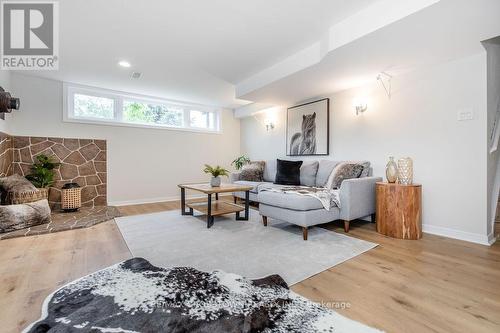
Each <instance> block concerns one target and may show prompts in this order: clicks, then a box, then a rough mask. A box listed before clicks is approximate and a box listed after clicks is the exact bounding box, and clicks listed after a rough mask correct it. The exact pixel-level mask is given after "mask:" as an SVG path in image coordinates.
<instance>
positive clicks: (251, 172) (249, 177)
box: [239, 161, 266, 182]
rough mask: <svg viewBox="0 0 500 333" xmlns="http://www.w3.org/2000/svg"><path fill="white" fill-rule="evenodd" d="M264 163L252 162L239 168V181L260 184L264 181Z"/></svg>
mask: <svg viewBox="0 0 500 333" xmlns="http://www.w3.org/2000/svg"><path fill="white" fill-rule="evenodd" d="M265 166H266V162H264V161H253V162H250V163H248V164H245V165H244V166H243V167H242V168H241V173H240V177H239V179H240V180H245V181H249V182H262V181H263V180H264V167H265Z"/></svg>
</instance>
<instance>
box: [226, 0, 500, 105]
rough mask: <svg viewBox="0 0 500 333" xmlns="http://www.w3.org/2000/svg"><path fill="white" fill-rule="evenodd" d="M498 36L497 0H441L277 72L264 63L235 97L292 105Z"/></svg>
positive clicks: (454, 55) (458, 54)
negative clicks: (301, 64) (321, 55)
mask: <svg viewBox="0 0 500 333" xmlns="http://www.w3.org/2000/svg"><path fill="white" fill-rule="evenodd" d="M498 35H500V1H498V0H474V1H472V0H441V1H439V2H437V3H435V4H432V5H431V6H429V7H427V8H424V9H422V10H419V11H418V12H415V13H413V14H411V15H409V16H407V17H405V18H404V19H401V20H398V21H396V22H394V23H391V24H388V25H386V26H384V27H383V28H380V29H378V30H376V31H374V32H371V33H368V34H366V35H364V36H362V37H361V38H358V39H356V40H353V41H352V42H350V43H348V44H346V45H342V46H341V47H338V48H335V49H333V50H331V51H329V52H327V53H325V54H324V55H323V57H320V56H318V57H315V55H314V53H313V54H311V55H309V56H310V57H312V58H314V60H312V61H310V62H308V61H304V60H303V61H302V62H303V63H305V64H306V65H304V66H301V67H300V66H296V67H294V68H293V70H290V71H285V70H283V71H280V75H274V72H276V70H275V69H274V68H273V67H272V68H268V69H266V70H264V71H262V72H261V73H259V75H257V76H255V79H254V78H249V79H247V80H246V82H243V83H241V84H238V85H237V87H236V88H237V89H236V90H237V96H238V97H240V98H244V99H247V100H252V101H254V102H259V103H262V104H265V105H267V104H272V105H282V106H288V105H293V104H294V103H297V102H300V101H303V100H306V99H310V98H315V97H320V96H327V95H329V94H332V93H334V92H337V91H342V90H346V89H349V88H353V87H357V86H361V85H363V84H367V83H370V82H374V81H375V80H376V77H377V74H378V73H380V72H381V71H386V72H388V73H389V74H392V75H396V76H397V75H399V74H402V73H405V72H409V71H413V70H417V69H419V68H423V67H429V66H434V65H437V64H440V63H443V62H448V61H451V60H455V59H460V58H463V57H467V56H470V55H474V54H478V53H480V52H485V50H484V48H483V47H482V44H481V41H484V40H486V39H489V38H493V37H495V36H498ZM316 60H317V61H316ZM276 66H277V65H275V66H274V67H276ZM395 79H397V77H396V78H395ZM238 91H241V93H238Z"/></svg>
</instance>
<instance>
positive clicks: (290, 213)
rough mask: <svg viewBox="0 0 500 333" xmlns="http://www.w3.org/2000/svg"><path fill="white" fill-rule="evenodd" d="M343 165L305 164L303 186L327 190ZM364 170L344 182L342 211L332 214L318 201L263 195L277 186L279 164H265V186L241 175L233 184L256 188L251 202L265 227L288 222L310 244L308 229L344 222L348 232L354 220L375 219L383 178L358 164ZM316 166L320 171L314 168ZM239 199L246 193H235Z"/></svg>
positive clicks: (332, 210) (288, 195) (289, 195)
mask: <svg viewBox="0 0 500 333" xmlns="http://www.w3.org/2000/svg"><path fill="white" fill-rule="evenodd" d="M341 162H342V161H332V160H320V161H310V160H309V161H304V163H303V165H302V167H301V170H300V172H301V175H300V178H301V185H302V186H315V187H323V186H325V184H326V182H327V180H328V177H329V176H330V174H331V172H332V171H333V169H334V168H335V166H336V165H338V164H339V163H341ZM358 163H360V164H363V165H364V166H365V169H364V170H363V172H362V173H361V176H360V178H356V179H347V180H344V181H343V182H342V184H341V186H340V191H339V194H340V207H337V206H334V207H331V208H330V210H326V209H325V208H323V206H322V204H321V202H320V201H319V200H317V199H316V198H313V197H309V196H302V195H298V194H292V193H286V194H285V193H279V192H272V191H262V190H261V189H262V188H263V186H266V187H269V186H281V185H274V184H273V182H274V178H275V176H276V160H271V161H266V165H265V169H264V181H263V182H249V181H244V180H240V179H239V174H238V173H235V174H232V175H231V181H232V182H234V183H236V184H246V185H251V186H253V189H252V190H251V191H250V200H251V201H254V202H258V203H259V213H260V215H261V216H262V221H263V224H264V226H267V224H268V219H276V220H280V221H286V222H288V223H292V224H295V225H298V226H300V227H302V231H303V238H304V240H307V235H308V228H309V227H312V226H315V225H319V224H324V223H328V222H332V221H335V220H343V221H344V230H345V232H349V227H350V222H351V221H353V220H355V219H360V218H364V217H368V216H371V218H372V221H373V220H374V219H375V184H376V183H377V182H379V181H382V178H380V177H373V176H371V173H372V170H371V168H370V163H369V162H367V161H362V162H358ZM315 166H317V167H315ZM233 195H234V197H235V199H236V198H244V193H240V192H236V193H233Z"/></svg>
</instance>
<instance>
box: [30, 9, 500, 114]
mask: <svg viewBox="0 0 500 333" xmlns="http://www.w3.org/2000/svg"><path fill="white" fill-rule="evenodd" d="M498 13H500V1H498V0H441V1H439V0H246V1H245V0H203V1H202V0H135V1H133V0H106V1H102V0H64V1H60V70H59V71H40V72H31V74H33V75H37V76H43V77H47V78H52V79H57V80H61V81H67V82H75V83H81V84H86V85H92V86H97V87H102V88H107V89H113V90H120V91H127V92H132V93H137V94H142V95H150V96H157V97H164V98H170V99H175V100H180V101H189V102H195V103H202V104H208V105H217V106H224V107H229V108H234V107H238V106H241V105H245V104H248V103H249V102H260V103H265V105H268V104H273V105H290V104H292V103H295V102H297V101H301V100H305V99H308V98H312V97H315V96H318V95H326V94H331V93H333V92H335V91H339V90H342V89H347V88H350V87H353V86H356V85H360V84H362V83H366V82H367V81H370V80H374V79H375V75H376V74H377V73H378V72H380V71H382V70H387V71H389V72H392V74H397V73H399V72H403V71H408V70H413V69H416V68H418V67H419V66H429V65H432V64H435V63H439V62H442V61H449V60H452V59H456V58H459V57H463V56H466V55H468V54H472V53H474V52H476V53H477V52H479V51H480V49H481V47H480V43H479V42H480V41H481V40H482V39H486V38H492V37H495V36H496V35H500V20H499V19H498ZM363 29H364V30H363ZM495 34H496V35H495ZM290 59H291V60H290ZM119 60H127V61H129V62H130V63H131V64H132V68H130V69H124V68H121V67H119V66H117V62H118V61H119ZM291 64H292V65H291ZM132 71H138V72H141V73H142V74H143V75H142V78H141V79H139V80H132V79H130V74H131V72H132ZM24 74H30V73H28V72H24ZM238 98H239V99H238Z"/></svg>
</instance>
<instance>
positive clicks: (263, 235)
mask: <svg viewBox="0 0 500 333" xmlns="http://www.w3.org/2000/svg"><path fill="white" fill-rule="evenodd" d="M195 214H196V212H195ZM116 223H117V225H118V227H119V229H120V231H121V233H122V235H123V238H124V239H125V242H126V243H127V246H128V248H129V249H130V251H131V252H132V255H133V256H134V257H142V258H145V259H147V260H149V261H150V262H151V263H152V264H153V265H156V266H161V267H164V268H169V267H177V266H188V267H193V268H196V269H198V270H201V271H207V272H211V271H213V270H222V271H225V272H230V273H235V274H239V275H242V276H245V277H247V278H251V279H255V278H261V277H265V276H268V275H271V274H279V275H280V276H281V277H282V278H283V279H284V280H285V281H286V282H287V283H288V285H293V284H295V283H297V282H300V281H302V280H304V279H307V278H308V277H311V276H313V275H315V274H317V273H320V272H322V271H324V270H326V269H328V268H330V267H333V266H335V265H338V264H340V263H342V262H344V261H346V260H349V259H351V258H354V257H356V256H358V255H360V254H362V253H363V252H366V251H368V250H370V249H372V248H374V247H375V246H377V244H375V243H370V242H367V241H363V240H360V239H356V238H352V237H348V236H345V235H342V234H338V233H335V232H332V231H328V230H326V229H323V228H319V227H316V228H310V230H309V237H308V238H309V239H308V240H307V241H304V240H302V229H301V228H299V227H297V226H295V225H291V224H289V223H285V222H281V221H278V220H271V219H270V220H269V223H268V226H267V227H264V226H263V225H262V223H261V222H260V215H259V213H258V212H257V211H255V210H252V209H251V210H250V219H249V221H236V220H235V219H234V214H232V215H228V216H221V217H216V218H215V223H214V226H213V227H212V228H210V229H207V227H206V220H205V217H204V216H201V215H200V216H182V215H181V213H180V211H177V210H176V211H168V212H161V213H155V214H147V215H138V216H127V217H119V218H116Z"/></svg>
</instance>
